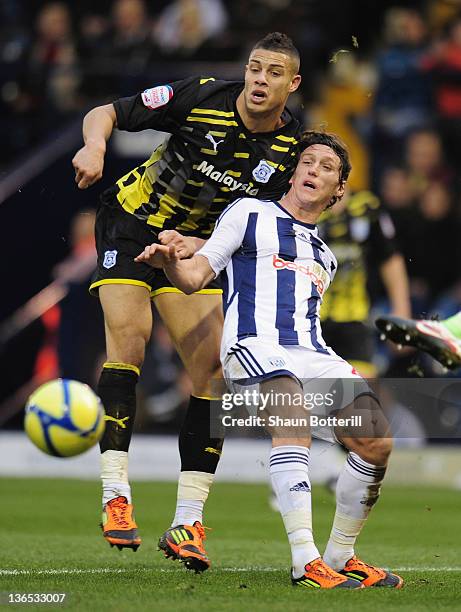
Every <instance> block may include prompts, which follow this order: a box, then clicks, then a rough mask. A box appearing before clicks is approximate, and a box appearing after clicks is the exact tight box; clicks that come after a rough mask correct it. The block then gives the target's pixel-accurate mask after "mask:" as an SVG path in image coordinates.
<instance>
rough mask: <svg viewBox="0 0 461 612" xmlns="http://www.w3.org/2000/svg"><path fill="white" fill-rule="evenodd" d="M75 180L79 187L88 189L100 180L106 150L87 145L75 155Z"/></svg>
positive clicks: (73, 163)
mask: <svg viewBox="0 0 461 612" xmlns="http://www.w3.org/2000/svg"><path fill="white" fill-rule="evenodd" d="M72 165H73V166H74V168H75V182H76V183H77V185H78V188H79V189H86V188H87V187H90V185H93V183H96V181H99V179H100V178H101V177H102V171H103V168H104V151H103V150H102V149H98V148H95V147H90V146H88V145H85V146H84V147H82V148H81V149H80V150H79V151H77V153H76V154H75V156H74V159H73V160H72Z"/></svg>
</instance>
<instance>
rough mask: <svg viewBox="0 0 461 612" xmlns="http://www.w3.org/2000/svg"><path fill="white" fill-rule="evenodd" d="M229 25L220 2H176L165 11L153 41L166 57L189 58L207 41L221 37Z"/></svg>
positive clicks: (193, 0) (185, 0) (181, 0)
mask: <svg viewBox="0 0 461 612" xmlns="http://www.w3.org/2000/svg"><path fill="white" fill-rule="evenodd" d="M227 24H228V16H227V12H226V10H225V8H224V6H223V4H222V2H221V0H175V1H174V2H172V3H171V4H170V5H169V6H167V7H166V8H165V9H164V11H162V13H161V15H160V17H159V19H158V21H157V24H156V26H155V30H154V37H155V40H156V42H157V43H158V45H159V46H160V48H161V50H162V52H163V53H164V54H165V55H166V56H173V55H174V56H179V57H184V58H187V57H191V56H193V55H194V54H196V52H197V50H198V49H199V48H200V47H201V46H202V45H203V44H204V43H205V42H206V41H208V40H210V39H213V38H217V37H218V36H220V35H221V34H222V33H223V32H224V31H225V29H226V27H227ZM209 59H210V60H211V59H214V60H216V58H215V57H214V58H211V57H210V58H209Z"/></svg>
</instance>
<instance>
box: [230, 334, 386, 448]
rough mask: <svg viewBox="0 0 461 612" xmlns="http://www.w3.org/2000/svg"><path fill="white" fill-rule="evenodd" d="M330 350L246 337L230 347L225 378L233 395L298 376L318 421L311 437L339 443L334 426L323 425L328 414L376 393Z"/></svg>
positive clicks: (312, 413)
mask: <svg viewBox="0 0 461 612" xmlns="http://www.w3.org/2000/svg"><path fill="white" fill-rule="evenodd" d="M330 350H331V349H330ZM331 353H332V354H326V353H320V352H318V351H314V350H313V349H309V348H306V347H303V346H281V345H279V344H275V343H274V344H272V343H269V342H264V341H261V339H259V338H245V339H243V340H241V341H239V342H237V343H236V344H235V345H234V346H233V347H232V348H231V349H230V350H229V352H228V354H227V356H226V358H225V360H224V363H223V372H224V378H225V380H226V384H227V386H228V388H229V391H230V392H231V393H234V394H235V393H242V392H244V390H249V391H251V392H255V391H256V392H257V393H259V386H260V383H261V382H262V381H265V380H268V379H270V378H275V377H277V376H290V377H292V378H294V379H296V380H297V381H298V382H299V383H300V384H301V386H302V393H303V395H304V398H303V401H304V406H305V408H306V410H308V414H310V415H313V416H316V417H318V419H317V421H319V424H318V425H314V426H311V433H312V436H314V437H316V438H320V439H322V440H325V441H327V442H332V443H333V442H337V439H336V436H335V434H334V428H333V427H332V426H331V425H325V424H322V423H324V422H325V417H328V416H332V415H335V413H336V412H337V411H338V410H341V409H342V408H345V407H346V406H348V405H349V404H351V403H352V402H353V401H354V400H355V399H356V398H357V397H359V396H361V395H372V396H375V394H374V393H373V391H372V390H371V389H370V387H369V386H368V383H367V382H366V381H365V380H364V379H363V378H362V377H361V376H360V375H359V374H358V372H357V371H356V370H355V369H354V368H353V366H351V365H350V364H349V363H348V362H347V361H345V360H344V359H342V358H341V357H339V355H336V353H334V352H333V351H331ZM249 412H250V410H249ZM311 422H312V420H311Z"/></svg>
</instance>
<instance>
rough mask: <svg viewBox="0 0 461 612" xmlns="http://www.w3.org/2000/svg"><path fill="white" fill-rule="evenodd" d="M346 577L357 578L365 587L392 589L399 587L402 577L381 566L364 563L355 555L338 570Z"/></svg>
mask: <svg viewBox="0 0 461 612" xmlns="http://www.w3.org/2000/svg"><path fill="white" fill-rule="evenodd" d="M339 573H340V574H343V575H344V576H347V577H348V578H353V579H354V580H358V581H359V582H361V583H362V584H363V585H364V586H366V587H389V588H392V589H401V588H402V586H403V578H401V577H400V576H397V574H392V573H391V572H388V571H387V570H385V569H382V568H381V567H374V566H373V565H368V563H364V561H361V560H360V559H357V557H355V556H354V557H352V559H349V561H348V562H347V563H346V565H345V566H344V569H343V570H341V571H340V572H339Z"/></svg>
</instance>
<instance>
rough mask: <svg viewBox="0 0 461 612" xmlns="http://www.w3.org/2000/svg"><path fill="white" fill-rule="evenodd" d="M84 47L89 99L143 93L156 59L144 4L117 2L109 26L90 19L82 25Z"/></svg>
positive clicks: (142, 1)
mask: <svg viewBox="0 0 461 612" xmlns="http://www.w3.org/2000/svg"><path fill="white" fill-rule="evenodd" d="M81 44H82V52H83V55H84V56H85V57H86V58H87V60H86V61H87V62H88V65H87V72H86V78H85V81H84V85H83V90H84V92H85V94H86V95H87V96H89V97H93V98H95V97H98V96H104V97H109V98H110V97H113V96H120V95H126V94H132V93H133V92H134V91H138V90H139V89H143V88H144V83H145V73H146V69H147V67H148V65H149V63H150V61H151V60H152V59H153V57H154V43H153V40H152V22H151V19H150V17H149V15H148V12H147V6H146V3H145V0H115V1H114V3H113V5H112V10H111V21H110V22H107V20H105V19H104V18H103V17H102V16H100V15H97V14H92V15H88V16H87V17H86V18H84V19H83V20H82V22H81Z"/></svg>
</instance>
